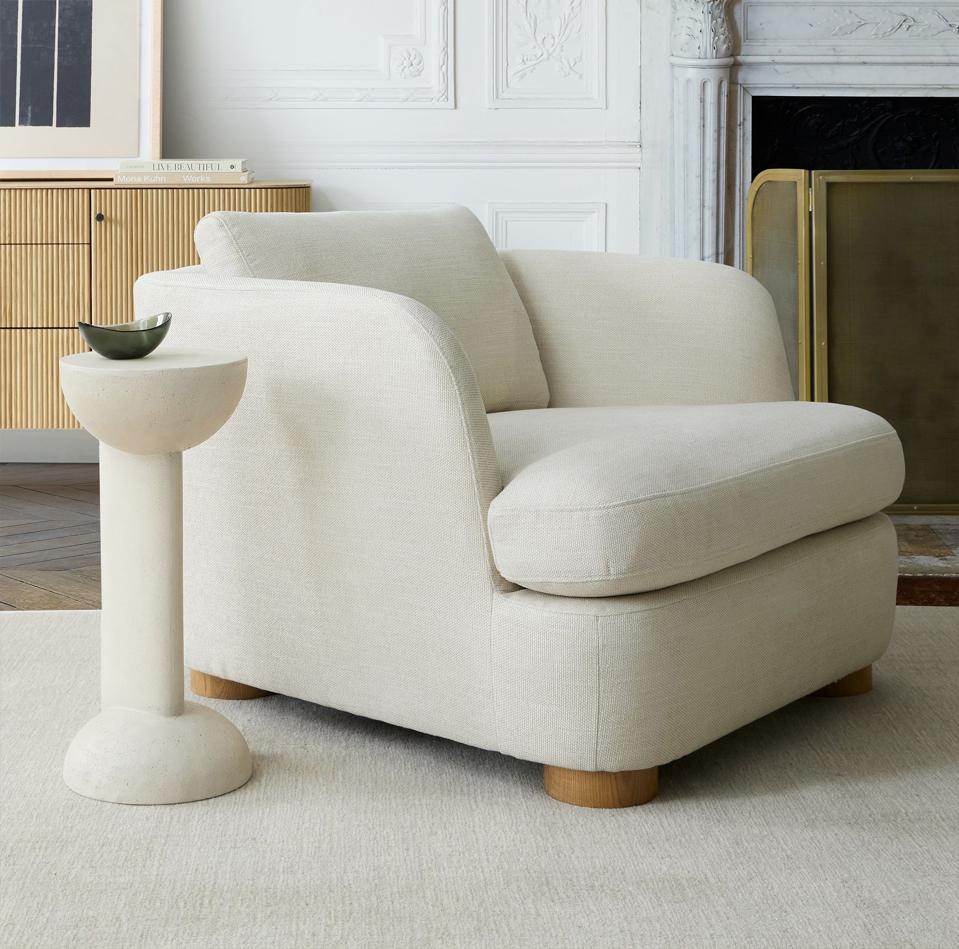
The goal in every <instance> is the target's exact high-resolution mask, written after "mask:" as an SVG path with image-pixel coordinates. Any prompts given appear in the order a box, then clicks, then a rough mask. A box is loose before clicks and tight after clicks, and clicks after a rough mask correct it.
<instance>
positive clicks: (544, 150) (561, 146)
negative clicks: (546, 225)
mask: <svg viewBox="0 0 959 949" xmlns="http://www.w3.org/2000/svg"><path fill="white" fill-rule="evenodd" d="M280 145H281V146H282V157H279V156H277V157H276V158H275V159H272V160H271V157H270V154H269V153H264V154H263V155H261V156H260V157H259V159H258V162H257V165H258V167H259V168H260V169H262V170H263V171H264V174H266V173H268V172H270V171H271V170H272V166H273V165H274V163H275V165H276V166H277V167H280V166H281V165H282V168H284V169H289V170H291V171H292V170H296V171H300V170H303V169H322V168H343V169H350V168H382V169H395V168H519V167H524V168H633V169H638V168H639V167H640V161H641V150H640V146H639V144H638V143H636V142H582V141H581V142H564V141H559V140H555V141H537V142H511V141H499V142H479V141H433V142H429V141H419V142H395V141H394V142H386V141H383V142H342V141H340V142H323V141H299V142H283V143H280Z"/></svg>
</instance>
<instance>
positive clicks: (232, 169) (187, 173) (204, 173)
mask: <svg viewBox="0 0 959 949" xmlns="http://www.w3.org/2000/svg"><path fill="white" fill-rule="evenodd" d="M113 180H114V181H115V182H116V183H117V184H120V185H214V186H215V185H248V184H249V183H250V182H251V181H253V172H252V171H247V167H246V159H245V158H211V159H207V158H203V159H186V158H162V159H158V160H156V161H149V160H145V159H139V158H134V159H128V160H124V161H121V162H120V167H119V168H117V170H116V172H115V173H114V175H113Z"/></svg>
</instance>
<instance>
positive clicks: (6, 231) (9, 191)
mask: <svg viewBox="0 0 959 949" xmlns="http://www.w3.org/2000/svg"><path fill="white" fill-rule="evenodd" d="M89 243H90V191H89V190H88V189H87V188H11V187H3V183H2V182H0V244H89Z"/></svg>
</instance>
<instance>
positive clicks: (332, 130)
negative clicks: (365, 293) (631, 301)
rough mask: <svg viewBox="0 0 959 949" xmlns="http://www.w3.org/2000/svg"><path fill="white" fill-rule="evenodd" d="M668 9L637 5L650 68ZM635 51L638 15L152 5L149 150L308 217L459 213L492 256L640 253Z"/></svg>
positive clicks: (359, 3) (644, 242) (423, 1)
mask: <svg viewBox="0 0 959 949" xmlns="http://www.w3.org/2000/svg"><path fill="white" fill-rule="evenodd" d="M668 8H669V0H644V3H643V11H644V19H645V18H648V20H649V26H650V31H649V38H648V39H647V38H646V37H643V45H644V48H645V47H647V46H648V45H649V44H650V43H653V44H658V43H662V44H663V45H660V46H658V50H659V55H658V56H657V57H656V58H657V59H658V60H660V61H661V62H662V63H663V64H664V65H665V63H666V56H665V51H666V50H667V49H668V13H669V10H668ZM664 29H665V33H664V32H663V30H664ZM664 36H665V37H666V38H667V39H666V40H664V39H663V37H664ZM640 44H641V37H640V4H639V0H608V2H604V0H350V2H346V0H271V2H269V3H265V2H263V0H166V24H165V47H166V56H165V75H166V81H165V97H166V101H165V108H164V114H165V123H164V134H165V148H164V151H165V154H166V155H167V156H168V157H181V158H186V157H220V156H223V157H226V156H229V157H246V158H249V159H250V160H251V162H252V166H253V167H254V169H255V170H256V172H257V174H258V175H259V176H260V177H261V178H265V177H271V178H273V177H282V178H297V179H308V180H310V181H312V182H313V185H314V198H313V200H314V208H315V209H317V210H320V209H328V208H329V209H350V208H369V207H384V206H389V207H394V206H404V205H405V206H410V205H424V204H431V203H441V202H456V203H460V204H465V205H467V206H468V207H470V208H471V209H472V210H473V211H474V212H475V213H476V214H477V215H478V216H479V217H480V219H481V220H483V221H484V222H485V223H486V224H487V227H488V228H489V230H490V232H491V234H492V235H493V237H494V239H495V240H496V241H497V242H498V243H499V245H500V246H508V247H559V248H569V249H585V250H604V249H608V250H611V251H625V252H636V251H639V250H640V249H642V250H644V251H646V252H652V253H656V252H660V250H661V249H662V248H663V247H667V246H669V240H668V235H664V233H663V222H665V221H666V220H667V219H668V214H665V213H663V208H662V204H663V201H664V200H666V193H667V192H668V183H667V182H659V181H657V180H655V177H654V178H652V179H650V177H649V176H648V175H647V176H646V179H645V180H644V181H643V183H642V187H641V181H640V171H639V166H640V128H641V122H640V67H639V63H640ZM663 75H664V73H663V69H662V68H660V69H657V70H655V71H649V70H646V71H644V74H643V81H644V83H647V84H648V86H649V89H648V90H647V97H649V96H652V97H654V99H655V100H660V99H661V101H662V102H668V101H669V98H670V97H669V87H668V79H669V76H668V69H667V71H666V72H665V82H666V83H667V84H666V85H665V86H664V85H663V82H664V80H663ZM647 101H648V98H647ZM650 116H651V119H650V120H649V121H646V120H645V118H644V121H643V124H642V125H643V132H644V134H645V135H647V136H648V139H649V142H650V145H649V147H650V149H651V150H652V152H653V154H654V155H657V154H658V153H660V152H661V151H662V149H663V148H665V147H666V143H665V142H664V140H663V138H662V134H661V129H662V128H664V127H665V126H664V125H663V122H662V118H661V117H660V116H659V113H658V109H657V107H656V104H655V102H653V103H652V104H651V107H650ZM663 167H668V166H667V165H665V164H664V165H663ZM641 192H642V193H641ZM647 204H648V207H649V214H648V216H647V215H646V213H645V212H646V207H647Z"/></svg>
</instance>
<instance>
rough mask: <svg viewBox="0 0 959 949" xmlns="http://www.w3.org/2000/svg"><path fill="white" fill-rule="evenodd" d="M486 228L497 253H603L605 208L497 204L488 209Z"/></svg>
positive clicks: (574, 204)
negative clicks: (534, 250)
mask: <svg viewBox="0 0 959 949" xmlns="http://www.w3.org/2000/svg"><path fill="white" fill-rule="evenodd" d="M487 229H488V230H489V233H490V236H491V237H492V239H493V243H494V244H495V245H496V246H497V247H498V248H499V249H500V250H509V249H516V248H523V247H550V246H551V247H553V248H554V249H556V250H588V251H604V250H606V205H605V203H587V202H572V203H563V202H542V203H517V202H500V203H491V204H489V205H488V206H487Z"/></svg>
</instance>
